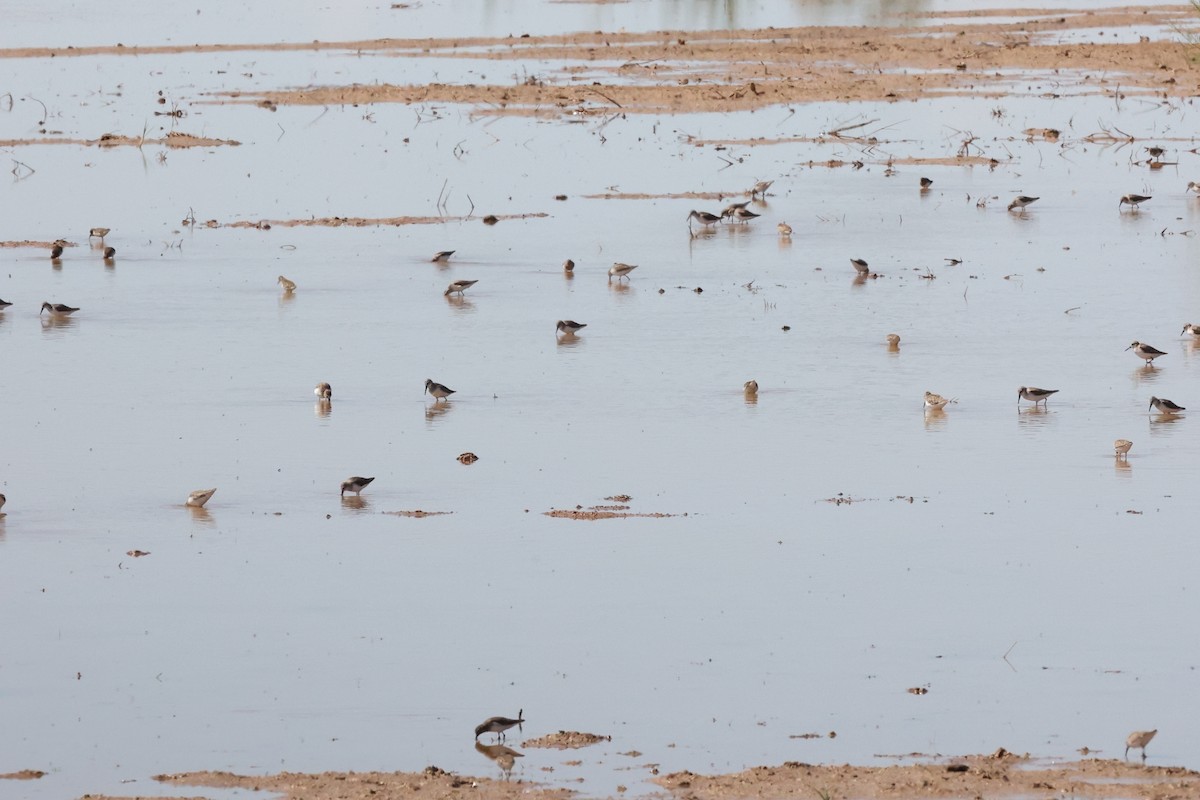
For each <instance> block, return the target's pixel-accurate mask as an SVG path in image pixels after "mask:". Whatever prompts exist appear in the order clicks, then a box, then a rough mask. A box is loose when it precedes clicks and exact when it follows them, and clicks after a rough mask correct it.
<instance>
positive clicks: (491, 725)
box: [475, 708, 525, 741]
mask: <svg viewBox="0 0 1200 800" xmlns="http://www.w3.org/2000/svg"><path fill="white" fill-rule="evenodd" d="M524 722H525V709H523V708H522V709H520V710H519V711H517V718H516V719H511V718H509V717H488V718H487V719H485V720H484V721H483V722H481V723H479V724H478V725H476V726H475V738H476V739H478V738H479V737H480V736H482V735H483V734H485V733H494V734H496V739H497V741H499V740H500V739H503V738H504V732H505V731H506V730H508V729H509V728H511V727H513V726H514V725H515V726H518V727H520V726H521V724H522V723H524Z"/></svg>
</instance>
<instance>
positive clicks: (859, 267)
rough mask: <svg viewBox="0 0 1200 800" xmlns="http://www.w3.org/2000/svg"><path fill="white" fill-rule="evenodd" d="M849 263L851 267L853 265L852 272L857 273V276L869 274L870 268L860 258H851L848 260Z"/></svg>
mask: <svg viewBox="0 0 1200 800" xmlns="http://www.w3.org/2000/svg"><path fill="white" fill-rule="evenodd" d="M850 263H851V265H853V267H854V271H855V272H857V273H858V274H859V275H869V274H871V266H870V265H869V264H868V263H867V262H866V261H863V260H862V259H861V258H852V259H850Z"/></svg>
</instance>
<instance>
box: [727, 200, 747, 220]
mask: <svg viewBox="0 0 1200 800" xmlns="http://www.w3.org/2000/svg"><path fill="white" fill-rule="evenodd" d="M748 205H750V201H749V200H743V201H742V202H740V203H730V204H729V205H727V206H725V207H724V208H722V209H721V219H725V218H726V217H732V216H733V215H734V214H736V213H737V212H738V211H740V210H741V209H743V208H745V207H746V206H748Z"/></svg>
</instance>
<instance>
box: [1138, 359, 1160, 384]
mask: <svg viewBox="0 0 1200 800" xmlns="http://www.w3.org/2000/svg"><path fill="white" fill-rule="evenodd" d="M1162 372H1163V371H1162V370H1161V369H1159V368H1158V367H1156V366H1154V365H1153V364H1147V365H1146V366H1144V367H1138V368H1137V369H1135V370H1134V371H1133V382H1134V383H1138V384H1141V383H1154V382H1155V381H1157V380H1158V378H1159V376H1160V375H1162Z"/></svg>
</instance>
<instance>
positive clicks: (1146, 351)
mask: <svg viewBox="0 0 1200 800" xmlns="http://www.w3.org/2000/svg"><path fill="white" fill-rule="evenodd" d="M1125 349H1126V350H1132V351H1133V354H1134V355H1135V356H1137V357H1138V358H1140V359H1142V360H1143V361H1145V362H1146V365H1147V366H1149V365H1150V364H1151V363H1152V362H1153V361H1154V359H1156V358H1158V357H1159V356H1165V355H1166V353H1164V352H1163V351H1162V350H1159V349H1158V348H1157V347H1151V346H1150V345H1148V344H1142V343H1141V342H1134V343H1133V344H1131V345H1129V347H1126V348H1125Z"/></svg>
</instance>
